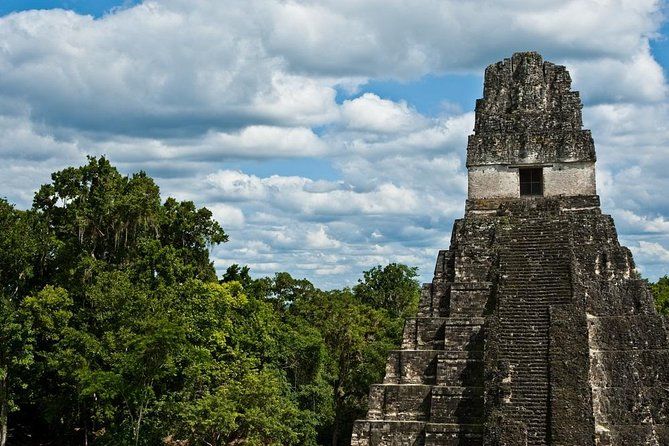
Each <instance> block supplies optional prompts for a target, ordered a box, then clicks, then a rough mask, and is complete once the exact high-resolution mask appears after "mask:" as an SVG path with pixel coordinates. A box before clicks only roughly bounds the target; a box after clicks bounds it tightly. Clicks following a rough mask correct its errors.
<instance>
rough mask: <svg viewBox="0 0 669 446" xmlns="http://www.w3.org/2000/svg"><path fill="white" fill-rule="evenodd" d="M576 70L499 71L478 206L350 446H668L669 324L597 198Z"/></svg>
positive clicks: (490, 75)
mask: <svg viewBox="0 0 669 446" xmlns="http://www.w3.org/2000/svg"><path fill="white" fill-rule="evenodd" d="M581 107H582V106H581V101H580V99H579V95H578V93H577V92H573V91H571V80H570V77H569V73H568V72H567V70H566V69H565V68H564V67H562V66H557V65H554V64H552V63H549V62H544V61H543V60H542V58H541V56H539V55H538V54H536V53H517V54H514V55H513V57H512V58H511V59H505V60H504V61H502V62H498V63H496V64H493V65H490V66H489V67H488V68H487V70H486V72H485V86H484V92H483V99H480V100H478V101H477V103H476V124H475V129H474V134H473V135H472V136H470V138H469V144H468V148H467V166H468V170H469V199H468V200H467V203H466V210H465V217H464V218H462V219H460V220H456V221H455V224H454V227H453V233H452V237H451V245H450V247H449V249H448V250H443V251H440V252H439V254H438V256H437V264H436V268H435V272H434V279H433V280H432V282H431V283H428V284H425V285H423V291H422V296H421V300H420V308H419V312H418V315H417V316H416V317H415V318H412V319H408V320H407V321H406V323H405V327H404V338H403V341H402V345H401V348H400V349H399V350H396V351H392V352H390V355H389V358H388V363H387V367H386V374H385V379H384V381H383V383H381V384H376V385H373V386H372V388H371V390H370V394H369V411H368V413H367V417H366V419H365V420H359V421H357V422H356V423H355V426H354V430H353V435H352V440H351V444H352V445H353V446H391V445H392V446H400V445H401V446H419V445H425V446H437V445H439V446H445V445H449V446H450V445H509V446H516V445H524V446H525V445H560V446H587V445H602V446H603V445H625V446H631V445H658V446H659V445H669V336H668V328H669V320H668V319H667V318H665V317H662V316H660V315H658V314H657V313H656V310H655V308H654V306H653V301H652V297H651V295H650V293H649V291H648V288H647V286H646V284H645V282H644V281H643V280H641V279H640V278H639V276H638V275H637V274H636V272H635V269H634V261H633V259H632V255H631V253H630V251H629V250H628V249H627V248H625V247H623V246H621V245H620V244H619V242H618V238H617V234H616V229H615V226H614V223H613V220H612V219H611V217H610V216H608V215H605V214H602V212H601V210H600V205H599V198H598V196H597V195H596V191H595V178H594V163H595V150H594V144H593V141H592V137H591V135H590V132H589V131H588V130H583V129H582V128H581V127H582V122H581Z"/></svg>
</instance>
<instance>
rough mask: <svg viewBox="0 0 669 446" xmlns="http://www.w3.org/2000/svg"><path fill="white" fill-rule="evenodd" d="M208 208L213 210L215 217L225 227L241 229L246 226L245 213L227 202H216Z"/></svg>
mask: <svg viewBox="0 0 669 446" xmlns="http://www.w3.org/2000/svg"><path fill="white" fill-rule="evenodd" d="M207 209H209V210H210V211H211V213H212V214H213V216H214V219H215V220H216V221H218V222H219V224H220V225H221V226H222V227H223V228H224V229H240V228H243V227H244V213H243V212H242V211H241V210H240V209H238V208H236V207H234V206H230V205H228V204H225V203H214V204H210V205H207Z"/></svg>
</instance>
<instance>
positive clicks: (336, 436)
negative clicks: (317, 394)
mask: <svg viewBox="0 0 669 446" xmlns="http://www.w3.org/2000/svg"><path fill="white" fill-rule="evenodd" d="M340 425H341V423H340V422H339V414H335V419H334V425H333V426H332V446H337V443H338V442H339V429H341V426H340Z"/></svg>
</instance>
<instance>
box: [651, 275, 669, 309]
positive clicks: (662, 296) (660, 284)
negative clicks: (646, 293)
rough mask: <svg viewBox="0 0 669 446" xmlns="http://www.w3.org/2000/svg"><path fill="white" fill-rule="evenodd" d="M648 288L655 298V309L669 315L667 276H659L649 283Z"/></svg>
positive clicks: (668, 278) (668, 279)
mask: <svg viewBox="0 0 669 446" xmlns="http://www.w3.org/2000/svg"><path fill="white" fill-rule="evenodd" d="M650 290H651V292H652V293H653V297H654V298H655V306H656V307H657V311H659V312H660V313H662V314H668V315H669V277H668V276H664V277H660V279H659V280H658V281H657V282H656V283H651V284H650Z"/></svg>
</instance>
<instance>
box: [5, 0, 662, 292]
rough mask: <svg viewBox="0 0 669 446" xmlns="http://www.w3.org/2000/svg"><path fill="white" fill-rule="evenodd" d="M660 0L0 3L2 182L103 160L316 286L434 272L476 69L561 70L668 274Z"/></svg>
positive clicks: (255, 268) (625, 211) (13, 188)
mask: <svg viewBox="0 0 669 446" xmlns="http://www.w3.org/2000/svg"><path fill="white" fill-rule="evenodd" d="M665 9H666V5H665V4H664V3H663V2H660V1H654V0H615V1H614V0H587V1H586V0H542V1H536V0H498V1H495V2H491V1H477V0H470V1H461V0H438V1H437V0H405V1H400V0H365V1H362V0H360V1H354V0H321V1H318V2H315V1H314V2H309V1H298V0H280V1H279V0H274V1H272V0H239V1H237V0H225V2H223V1H214V0H207V1H205V0H156V1H139V0H138V1H122V0H100V1H91V0H59V1H56V0H0V160H1V161H2V162H0V196H4V197H6V198H7V199H8V200H10V201H11V202H13V203H15V204H16V205H17V206H18V207H20V208H27V207H30V204H31V201H32V196H33V194H34V192H35V190H36V189H37V188H38V187H39V185H40V184H44V183H46V182H48V181H49V178H50V174H51V172H54V171H57V170H60V169H63V168H65V167H68V166H76V165H82V164H84V163H85V160H86V156H87V155H94V156H100V155H105V156H107V157H108V158H109V159H110V160H111V161H112V163H114V164H115V165H116V166H117V167H118V168H119V169H120V170H121V171H122V172H123V173H126V174H131V173H133V172H137V171H140V170H144V171H146V172H148V173H149V174H150V175H151V176H152V177H154V179H155V180H156V182H157V183H158V185H159V186H160V188H161V192H162V194H163V196H164V197H166V196H168V195H169V196H174V197H176V198H178V199H184V200H193V201H194V202H195V203H196V204H197V205H199V206H206V207H208V208H209V209H211V210H212V212H213V214H214V216H215V218H216V219H217V220H218V221H219V222H220V223H221V225H222V226H223V228H224V229H225V230H226V232H227V233H228V234H229V236H230V241H229V242H228V243H226V244H223V245H221V246H219V247H216V248H214V249H213V251H212V257H213V259H214V261H215V265H216V267H217V269H218V270H219V272H223V271H224V270H225V268H227V266H229V265H230V264H232V263H238V264H245V265H249V266H250V267H251V272H252V274H253V275H254V276H256V277H257V276H263V275H272V274H274V273H275V272H277V271H288V272H290V273H291V274H293V275H294V276H296V277H305V278H307V279H309V280H311V281H313V282H314V283H315V284H317V285H318V286H321V287H324V288H339V287H343V286H349V285H353V284H355V283H356V281H357V279H358V278H359V277H360V276H361V273H362V271H364V270H367V269H369V268H371V267H373V266H375V265H379V264H381V265H383V264H387V263H389V262H402V263H406V264H409V265H414V266H418V267H419V268H420V273H421V279H422V280H423V281H429V280H430V279H431V275H432V271H433V268H434V263H435V258H436V254H437V251H438V250H439V249H445V248H447V247H448V245H449V241H450V235H451V229H452V224H453V221H454V219H456V218H461V217H462V216H463V213H464V202H465V198H466V189H467V180H466V168H465V165H464V163H465V149H466V142H467V135H469V134H470V133H471V132H472V129H473V122H474V115H473V109H474V105H475V100H476V99H477V98H478V97H480V96H481V94H482V89H483V85H482V82H483V79H482V73H483V70H484V69H485V67H486V66H487V65H488V64H490V63H493V62H496V61H498V60H501V59H503V58H506V57H510V56H511V55H512V54H513V53H514V52H516V51H529V50H533V51H538V52H540V53H541V54H542V55H543V56H544V58H545V59H546V60H550V61H552V62H554V63H559V64H564V65H566V66H567V68H568V69H569V71H570V73H571V75H572V78H573V87H574V89H576V90H579V91H580V92H581V97H582V98H583V102H584V110H583V119H584V124H585V127H586V128H589V129H591V130H592V133H593V137H594V139H595V145H596V149H597V154H598V162H597V187H598V193H599V194H600V196H601V199H602V208H603V210H604V212H606V213H608V214H610V215H612V216H613V218H614V219H615V222H616V226H617V228H618V231H619V236H620V240H621V242H622V243H624V244H625V245H626V246H628V247H629V248H630V249H631V250H632V252H633V254H634V257H635V260H636V262H637V267H638V268H639V270H640V272H641V273H642V274H643V275H644V276H645V277H648V278H650V279H651V280H655V279H657V277H659V276H662V275H665V274H668V273H669V175H667V172H668V171H669V145H668V142H669V126H668V122H669V97H668V92H667V79H666V77H667V70H668V69H669V40H668V37H669V26H667V24H666V21H665V12H666V11H665Z"/></svg>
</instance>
